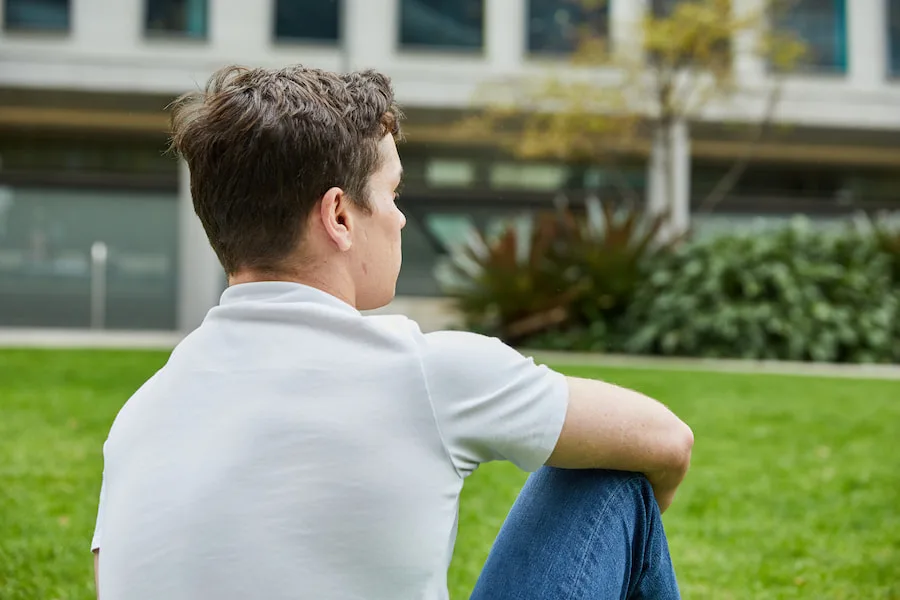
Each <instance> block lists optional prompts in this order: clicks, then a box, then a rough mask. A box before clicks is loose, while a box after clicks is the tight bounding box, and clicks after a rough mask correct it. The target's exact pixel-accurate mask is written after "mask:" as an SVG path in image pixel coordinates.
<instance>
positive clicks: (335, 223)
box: [319, 187, 353, 252]
mask: <svg viewBox="0 0 900 600" xmlns="http://www.w3.org/2000/svg"><path fill="white" fill-rule="evenodd" d="M350 204H351V203H350V198H349V197H348V196H347V194H345V193H344V190H342V189H341V188H338V187H333V188H331V189H329V190H328V191H327V192H325V195H324V196H322V200H321V202H319V212H320V217H321V219H322V226H323V227H324V229H325V233H326V234H327V235H328V237H329V238H331V241H332V242H334V245H335V246H337V248H338V250H340V251H341V252H346V251H347V250H349V249H350V247H351V246H352V245H353V239H352V238H351V235H350V233H351V230H352V227H353V222H352V221H353V215H352V211H351V210H350V208H351V206H350Z"/></svg>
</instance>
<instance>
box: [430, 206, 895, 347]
mask: <svg viewBox="0 0 900 600" xmlns="http://www.w3.org/2000/svg"><path fill="white" fill-rule="evenodd" d="M658 226H659V223H658V222H651V223H647V222H646V221H643V220H642V219H641V218H640V217H639V215H638V214H637V213H633V212H626V213H624V215H622V214H620V215H619V216H616V215H615V214H614V213H613V212H612V210H611V209H608V208H604V209H602V210H601V209H600V208H598V207H597V206H594V207H589V210H588V214H587V215H586V216H582V217H576V216H575V215H572V214H571V213H564V214H554V215H542V216H541V217H540V218H539V219H537V221H536V225H535V226H534V227H532V229H531V231H528V232H526V231H523V229H522V227H521V226H516V227H510V228H509V229H507V230H506V231H505V232H504V233H503V234H502V235H501V236H500V237H499V238H496V239H492V240H485V239H484V238H477V239H476V240H475V241H474V243H472V244H469V245H468V246H467V247H466V248H464V249H461V250H460V251H459V252H458V253H457V254H456V255H455V259H456V260H455V263H456V264H457V265H458V268H457V271H456V274H457V277H456V280H455V283H454V284H453V285H451V286H450V288H449V290H448V291H450V292H451V293H452V294H454V295H455V296H456V297H457V298H458V301H459V306H460V308H461V310H462V312H463V314H464V315H465V317H466V320H467V326H468V327H470V328H472V329H475V330H478V331H482V332H484V333H487V334H490V335H496V336H498V337H501V338H504V339H506V340H507V341H509V342H510V343H515V344H518V345H520V346H528V347H532V348H541V349H558V350H580V351H600V352H627V353H639V354H657V355H677V356H699V357H718V358H747V359H770V360H776V359H777V360H802V361H827V362H900V234H898V232H897V231H896V230H893V231H892V230H890V229H888V228H887V227H879V226H873V225H872V223H871V222H869V221H856V222H855V223H853V224H852V225H848V226H847V227H846V228H844V229H842V230H840V231H825V230H822V229H821V228H816V227H814V226H813V225H812V224H810V223H809V222H808V221H806V220H805V219H802V218H798V219H795V220H794V221H793V222H792V223H791V224H790V225H789V226H786V227H784V228H781V229H776V230H771V229H768V230H760V231H754V232H746V233H742V234H729V235H722V236H718V237H714V238H711V239H704V240H699V241H684V242H679V243H673V244H670V245H668V246H660V245H658V244H655V243H654V242H653V240H654V239H656V237H657V236H656V232H657V230H658Z"/></svg>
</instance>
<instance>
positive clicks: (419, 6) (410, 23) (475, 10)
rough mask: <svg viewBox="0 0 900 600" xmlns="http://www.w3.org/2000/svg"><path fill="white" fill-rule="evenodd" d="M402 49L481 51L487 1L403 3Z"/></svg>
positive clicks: (411, 0) (415, 0)
mask: <svg viewBox="0 0 900 600" xmlns="http://www.w3.org/2000/svg"><path fill="white" fill-rule="evenodd" d="M400 45H401V46H405V47H420V48H421V47H430V48H444V49H452V50H480V49H481V48H482V47H483V46H484V0H400Z"/></svg>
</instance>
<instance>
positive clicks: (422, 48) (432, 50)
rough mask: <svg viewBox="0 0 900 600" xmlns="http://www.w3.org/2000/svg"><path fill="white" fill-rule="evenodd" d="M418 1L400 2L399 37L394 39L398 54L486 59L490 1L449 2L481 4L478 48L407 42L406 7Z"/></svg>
mask: <svg viewBox="0 0 900 600" xmlns="http://www.w3.org/2000/svg"><path fill="white" fill-rule="evenodd" d="M415 1H416V0H398V2H397V12H396V13H395V18H396V24H397V32H396V33H397V35H396V37H395V39H394V43H395V48H396V50H397V52H398V53H401V54H402V53H416V54H432V55H459V56H474V57H484V56H486V55H487V43H488V40H487V25H488V20H487V3H488V2H489V1H490V0H448V1H452V2H461V1H475V2H479V3H480V4H481V23H480V28H479V29H480V32H479V37H480V40H479V44H478V46H477V47H476V46H453V45H442V44H437V45H432V44H427V43H417V42H406V41H404V39H403V34H404V31H403V17H404V7H405V6H406V3H407V2H415Z"/></svg>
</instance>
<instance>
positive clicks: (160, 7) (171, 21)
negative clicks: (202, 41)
mask: <svg viewBox="0 0 900 600" xmlns="http://www.w3.org/2000/svg"><path fill="white" fill-rule="evenodd" d="M146 6H147V13H146V24H145V25H146V28H147V31H148V32H152V33H175V34H179V35H184V36H187V37H191V38H205V37H206V29H207V10H208V7H207V0H147V5H146Z"/></svg>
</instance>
